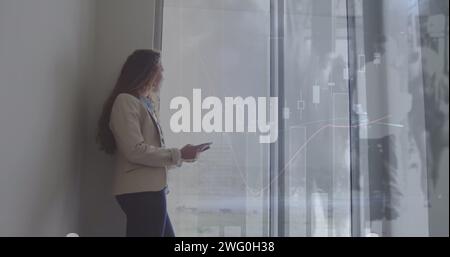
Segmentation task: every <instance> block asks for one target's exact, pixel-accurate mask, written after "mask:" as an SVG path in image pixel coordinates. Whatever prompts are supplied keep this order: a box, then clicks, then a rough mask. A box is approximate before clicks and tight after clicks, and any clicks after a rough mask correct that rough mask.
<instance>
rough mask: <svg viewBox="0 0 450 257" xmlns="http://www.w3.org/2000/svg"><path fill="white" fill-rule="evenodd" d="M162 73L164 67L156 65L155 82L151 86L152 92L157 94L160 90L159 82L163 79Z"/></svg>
mask: <svg viewBox="0 0 450 257" xmlns="http://www.w3.org/2000/svg"><path fill="white" fill-rule="evenodd" d="M163 72H164V67H163V66H162V64H158V67H157V70H156V74H155V80H154V82H153V85H152V86H151V90H152V91H154V92H157V91H159V90H160V89H161V82H162V81H163V79H164V76H163Z"/></svg>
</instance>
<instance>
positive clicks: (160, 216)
mask: <svg viewBox="0 0 450 257" xmlns="http://www.w3.org/2000/svg"><path fill="white" fill-rule="evenodd" d="M116 199H117V201H118V202H119V204H120V207H121V208H122V210H123V211H124V212H125V214H126V216H127V234H126V235H127V237H174V236H175V233H174V231H173V228H172V224H171V222H170V219H169V215H168V213H167V204H166V191H165V190H161V191H158V192H142V193H131V194H123V195H118V196H116Z"/></svg>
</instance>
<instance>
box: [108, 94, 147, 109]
mask: <svg viewBox="0 0 450 257" xmlns="http://www.w3.org/2000/svg"><path fill="white" fill-rule="evenodd" d="M114 106H117V107H118V106H121V107H133V108H139V107H140V106H141V103H140V101H139V99H137V98H136V97H135V96H134V95H131V94H127V93H121V94H119V95H117V97H116V99H115V100H114ZM113 108H114V107H113Z"/></svg>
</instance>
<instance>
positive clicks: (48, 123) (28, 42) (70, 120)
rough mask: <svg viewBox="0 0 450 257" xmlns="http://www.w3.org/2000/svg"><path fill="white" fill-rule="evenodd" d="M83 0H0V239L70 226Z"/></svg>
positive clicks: (77, 151) (87, 25)
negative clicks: (1, 237) (0, 237)
mask: <svg viewBox="0 0 450 257" xmlns="http://www.w3.org/2000/svg"><path fill="white" fill-rule="evenodd" d="M94 10H95V2H94V1H91V0H39V1H35V0H0V236H64V235H66V234H67V233H68V232H75V231H76V230H77V229H78V212H79V208H78V207H79V206H78V203H79V178H80V170H81V167H82V166H81V165H82V163H83V162H82V160H83V156H82V153H83V142H84V140H85V131H86V130H85V125H84V124H85V118H84V113H85V111H86V110H85V106H86V105H85V102H86V98H85V96H84V95H83V94H84V89H85V86H86V83H87V78H88V76H89V72H90V70H91V69H90V63H91V62H92V61H91V54H92V53H91V50H92V49H93V48H92V47H93V35H94V34H93V24H94V20H93V17H94V16H93V15H94Z"/></svg>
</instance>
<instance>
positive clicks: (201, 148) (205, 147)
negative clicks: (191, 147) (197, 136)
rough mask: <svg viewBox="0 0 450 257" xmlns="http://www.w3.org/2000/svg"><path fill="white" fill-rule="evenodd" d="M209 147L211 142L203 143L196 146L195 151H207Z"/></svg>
mask: <svg viewBox="0 0 450 257" xmlns="http://www.w3.org/2000/svg"><path fill="white" fill-rule="evenodd" d="M211 145H212V142H209V143H204V144H201V145H196V146H195V147H196V148H197V151H198V152H199V153H201V152H204V151H206V150H208V149H209V148H210V147H211Z"/></svg>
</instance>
